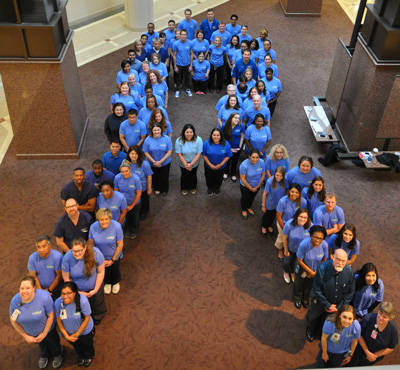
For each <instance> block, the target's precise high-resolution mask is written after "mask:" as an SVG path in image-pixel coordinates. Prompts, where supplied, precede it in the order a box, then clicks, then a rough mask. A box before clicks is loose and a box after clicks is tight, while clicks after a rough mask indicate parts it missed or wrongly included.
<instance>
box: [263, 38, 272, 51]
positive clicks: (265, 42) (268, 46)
mask: <svg viewBox="0 0 400 370" xmlns="http://www.w3.org/2000/svg"><path fill="white" fill-rule="evenodd" d="M270 49H271V41H269V40H265V41H264V50H265V51H269V50H270Z"/></svg>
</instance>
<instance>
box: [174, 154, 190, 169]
mask: <svg viewBox="0 0 400 370" xmlns="http://www.w3.org/2000/svg"><path fill="white" fill-rule="evenodd" d="M176 154H177V156H178V158H179V162H181V163H182V164H183V167H185V168H186V166H187V165H188V163H187V162H186V159H185V158H184V157H183V155H182V153H176Z"/></svg>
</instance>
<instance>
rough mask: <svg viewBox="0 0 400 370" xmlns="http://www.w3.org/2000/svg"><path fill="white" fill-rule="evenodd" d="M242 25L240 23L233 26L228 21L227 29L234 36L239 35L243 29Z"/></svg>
mask: <svg viewBox="0 0 400 370" xmlns="http://www.w3.org/2000/svg"><path fill="white" fill-rule="evenodd" d="M241 29H242V27H240V24H237V25H236V26H232V25H231V24H230V23H228V24H227V25H226V26H225V30H226V31H228V32H229V33H230V34H231V35H232V36H233V35H238V34H239V33H240V31H241Z"/></svg>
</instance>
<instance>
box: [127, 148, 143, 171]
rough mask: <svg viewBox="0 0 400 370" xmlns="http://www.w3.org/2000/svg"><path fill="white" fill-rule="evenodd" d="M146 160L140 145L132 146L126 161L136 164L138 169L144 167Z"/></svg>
mask: <svg viewBox="0 0 400 370" xmlns="http://www.w3.org/2000/svg"><path fill="white" fill-rule="evenodd" d="M144 159H145V155H144V153H143V151H142V149H141V148H140V146H138V145H131V146H130V147H129V149H128V153H126V160H127V161H129V162H132V163H136V165H137V167H142V163H143V161H144Z"/></svg>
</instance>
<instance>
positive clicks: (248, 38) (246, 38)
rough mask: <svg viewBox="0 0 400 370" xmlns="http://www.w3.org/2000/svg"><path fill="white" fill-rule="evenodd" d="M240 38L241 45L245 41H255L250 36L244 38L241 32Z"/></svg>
mask: <svg viewBox="0 0 400 370" xmlns="http://www.w3.org/2000/svg"><path fill="white" fill-rule="evenodd" d="M240 29H242V28H240ZM238 36H239V42H240V43H241V42H242V41H243V40H247V41H249V42H250V41H251V40H252V39H253V38H252V37H251V36H250V35H249V34H247V35H246V36H243V35H242V33H241V32H239V33H238Z"/></svg>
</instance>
